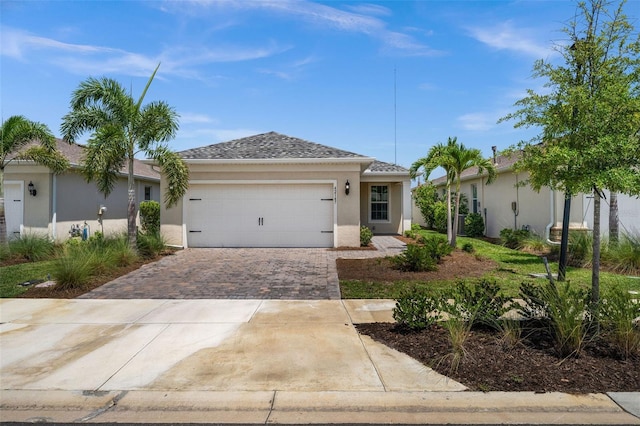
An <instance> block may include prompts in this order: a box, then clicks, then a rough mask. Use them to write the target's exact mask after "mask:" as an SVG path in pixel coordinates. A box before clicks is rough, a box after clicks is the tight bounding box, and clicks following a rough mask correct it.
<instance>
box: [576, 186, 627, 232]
mask: <svg viewBox="0 0 640 426" xmlns="http://www.w3.org/2000/svg"><path fill="white" fill-rule="evenodd" d="M604 195H605V197H606V198H605V199H604V200H601V201H600V229H601V230H602V235H604V236H608V235H609V201H610V199H611V197H610V192H609V191H604ZM582 200H583V203H584V216H585V221H586V222H587V226H588V228H589V229H593V197H592V195H585V196H583V197H582ZM618 222H619V230H620V235H623V234H630V235H633V236H635V237H638V236H640V198H638V197H631V196H629V195H624V194H618Z"/></svg>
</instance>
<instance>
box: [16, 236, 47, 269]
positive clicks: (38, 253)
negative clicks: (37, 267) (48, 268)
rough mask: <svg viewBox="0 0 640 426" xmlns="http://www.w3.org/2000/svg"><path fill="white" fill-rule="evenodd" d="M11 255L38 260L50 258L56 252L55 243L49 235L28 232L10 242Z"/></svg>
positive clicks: (33, 260)
mask: <svg viewBox="0 0 640 426" xmlns="http://www.w3.org/2000/svg"><path fill="white" fill-rule="evenodd" d="M9 252H10V255H11V256H14V257H19V258H23V259H27V260H30V261H32V262H38V261H40V260H46V259H50V258H51V257H52V256H53V254H54V243H53V242H52V241H51V240H49V238H48V237H47V236H42V235H37V234H30V233H26V234H23V235H21V236H20V237H19V238H15V239H13V240H11V241H10V242H9Z"/></svg>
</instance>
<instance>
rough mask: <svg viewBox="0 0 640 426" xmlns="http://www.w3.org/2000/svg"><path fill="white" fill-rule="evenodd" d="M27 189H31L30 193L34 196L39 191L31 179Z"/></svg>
mask: <svg viewBox="0 0 640 426" xmlns="http://www.w3.org/2000/svg"><path fill="white" fill-rule="evenodd" d="M27 189H28V190H29V194H31V195H32V196H34V197H35V196H36V194H37V193H38V191H36V186H35V185H34V184H33V182H31V181H29V185H27Z"/></svg>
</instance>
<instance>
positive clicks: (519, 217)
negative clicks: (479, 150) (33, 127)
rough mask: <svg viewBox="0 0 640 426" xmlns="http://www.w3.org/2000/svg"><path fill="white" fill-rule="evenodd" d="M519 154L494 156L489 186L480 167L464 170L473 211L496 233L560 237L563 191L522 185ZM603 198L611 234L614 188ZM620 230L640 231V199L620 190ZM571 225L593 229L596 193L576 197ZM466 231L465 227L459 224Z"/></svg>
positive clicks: (440, 182) (604, 223) (604, 224)
mask: <svg viewBox="0 0 640 426" xmlns="http://www.w3.org/2000/svg"><path fill="white" fill-rule="evenodd" d="M516 160H517V158H516V157H515V156H511V157H506V156H495V157H494V164H495V167H496V171H497V178H496V180H495V181H494V182H493V183H491V184H490V185H487V176H486V174H484V175H478V174H477V173H478V169H477V168H475V167H474V168H471V169H468V170H465V171H464V172H463V173H462V185H461V188H460V190H461V192H462V193H463V194H465V195H466V196H467V198H468V206H469V212H470V213H480V214H481V215H482V217H483V218H484V222H485V235H486V236H488V237H494V238H497V237H499V236H500V231H501V230H502V229H504V228H510V229H523V228H528V229H530V230H531V231H532V232H534V233H535V234H537V235H540V236H543V237H545V238H551V240H553V241H559V239H560V233H561V231H562V217H563V211H564V193H562V192H560V191H553V190H551V189H550V188H548V187H543V188H542V189H540V192H535V191H534V190H533V189H531V187H530V186H528V185H525V186H522V182H524V181H526V180H527V178H528V173H516V172H514V170H513V164H514V163H515V161H516ZM431 182H432V183H433V184H434V185H435V186H436V188H437V190H438V194H439V195H440V196H441V197H442V196H444V195H445V193H446V192H445V178H444V177H442V178H438V179H434V180H433V181H431ZM604 194H605V197H606V198H607V199H606V200H602V209H601V220H600V225H601V229H602V231H603V234H604V235H606V234H607V233H608V223H609V222H608V220H609V207H608V203H607V201H608V197H609V192H608V191H605V193H604ZM412 204H413V210H414V221H415V222H417V223H420V224H422V225H424V219H423V218H422V215H421V214H420V211H419V210H418V209H417V207H416V206H415V203H412ZM618 207H619V218H620V224H621V226H620V231H621V232H623V231H625V228H626V230H627V231H629V232H631V233H633V232H635V233H638V232H640V199H638V198H635V197H628V196H624V195H618ZM569 229H576V230H588V229H593V196H592V195H591V194H578V195H577V196H575V197H573V198H572V201H571V216H570V222H569ZM460 230H461V231H462V228H460Z"/></svg>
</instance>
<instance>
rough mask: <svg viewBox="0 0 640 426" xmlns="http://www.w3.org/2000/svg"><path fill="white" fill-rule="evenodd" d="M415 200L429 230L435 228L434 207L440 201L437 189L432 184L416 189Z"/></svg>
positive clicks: (414, 191) (428, 183) (414, 192)
mask: <svg viewBox="0 0 640 426" xmlns="http://www.w3.org/2000/svg"><path fill="white" fill-rule="evenodd" d="M413 200H414V202H415V204H416V206H417V207H418V209H419V210H420V213H421V214H422V218H423V219H424V222H425V224H426V225H427V227H428V228H433V227H434V226H433V222H434V216H433V215H434V207H435V204H436V203H437V201H438V194H437V191H436V187H435V186H433V184H431V183H430V182H427V183H425V184H423V185H420V186H418V187H416V188H415V189H414V190H413Z"/></svg>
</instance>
